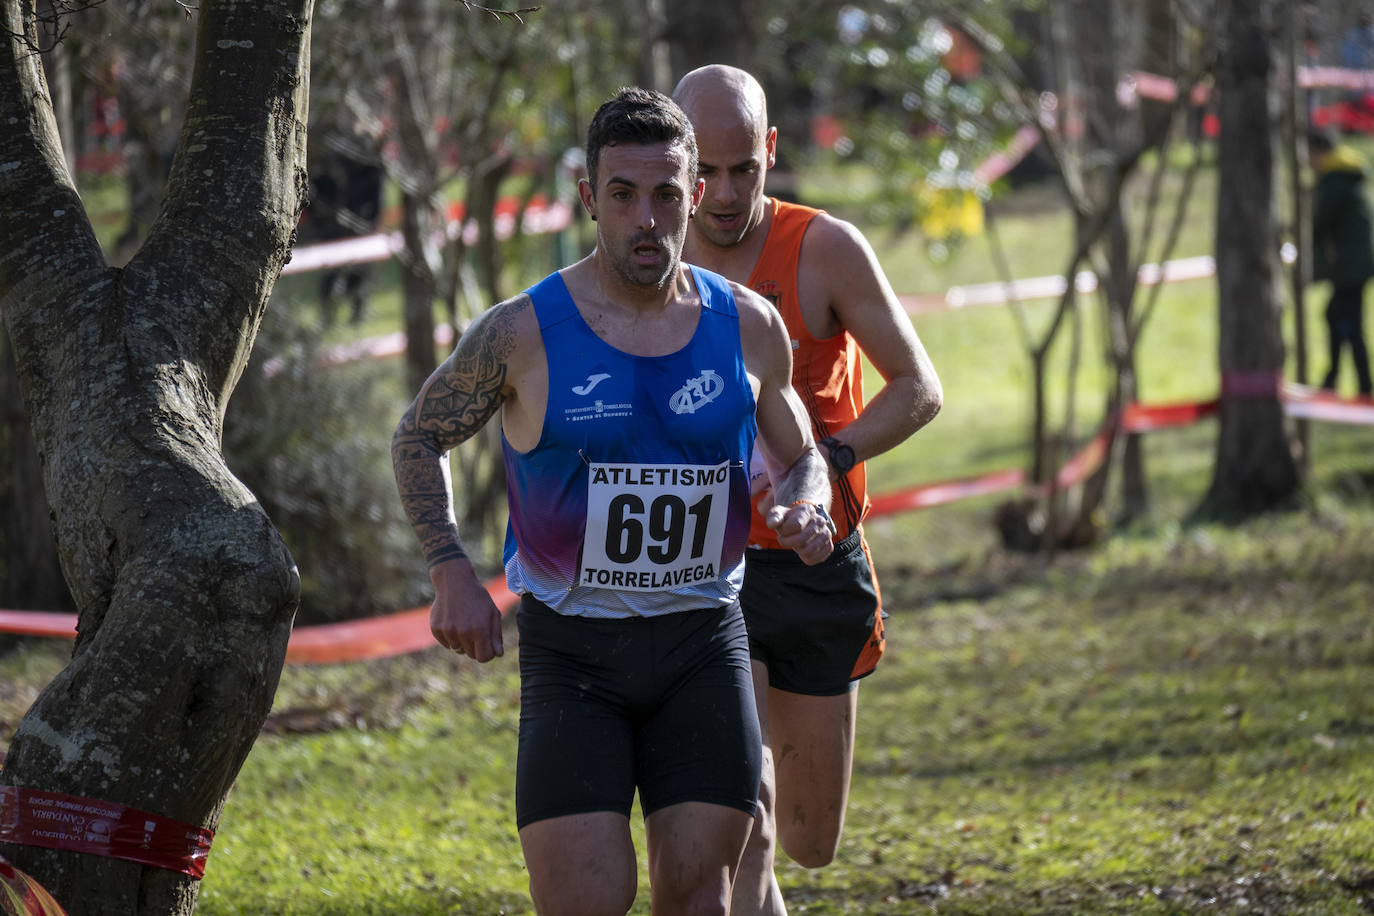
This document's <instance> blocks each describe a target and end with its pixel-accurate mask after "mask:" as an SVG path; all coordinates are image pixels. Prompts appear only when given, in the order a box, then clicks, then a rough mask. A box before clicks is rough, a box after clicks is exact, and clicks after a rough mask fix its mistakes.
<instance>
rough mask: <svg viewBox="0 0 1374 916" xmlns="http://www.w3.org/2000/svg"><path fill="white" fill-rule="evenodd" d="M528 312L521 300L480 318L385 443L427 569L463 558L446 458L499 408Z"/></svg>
mask: <svg viewBox="0 0 1374 916" xmlns="http://www.w3.org/2000/svg"><path fill="white" fill-rule="evenodd" d="M529 304H530V301H529V298H528V297H525V296H522V297H520V298H518V299H514V300H511V301H510V302H507V303H503V304H502V305H499V306H497V307H495V308H493V309H492V310H491V311H489V312H488V313H486V314H485V315H483V316H482V317H481V318H479V319H478V321H477V322H476V323H475V324H474V325H473V326H472V327H471V328H469V329H468V331H467V333H466V334H464V335H463V337H462V339H461V340H459V341H458V346H457V348H456V349H455V350H454V351H453V355H451V356H450V357H449V358H448V359H447V360H445V361H444V364H443V365H441V366H440V367H439V368H438V369H436V370H435V371H434V374H433V375H431V376H430V377H429V380H428V381H426V382H425V384H424V387H422V388H421V389H420V393H419V395H418V396H416V398H415V400H414V402H413V403H412V404H411V405H410V407H409V408H408V409H407V410H406V412H405V413H404V414H403V415H402V416H401V421H400V423H399V424H397V427H396V434H395V436H393V437H392V440H391V461H392V466H393V468H394V469H395V472H396V486H397V489H398V490H399V491H400V494H401V503H402V504H403V505H404V506H405V510H406V515H407V516H408V517H409V519H410V523H411V525H412V526H413V527H414V528H415V534H416V536H417V537H419V539H420V545H421V547H422V548H423V549H424V553H425V559H426V560H427V561H428V562H429V565H430V566H431V567H433V566H435V565H437V564H439V563H441V562H443V561H445V560H451V559H460V558H462V557H465V556H466V555H467V554H466V553H464V551H463V548H462V545H461V543H460V542H459V540H458V522H457V520H456V518H455V515H454V511H453V494H452V483H451V481H450V476H449V466H448V459H447V453H448V451H449V450H450V449H452V448H453V447H454V446H456V445H458V444H459V443H460V442H465V441H467V440H468V439H470V438H472V437H473V436H474V435H476V433H477V431H478V430H480V429H481V428H482V427H483V426H485V425H486V423H487V421H488V420H490V419H491V418H492V416H493V415H494V414H495V413H496V412H497V410H499V409H500V407H501V404H502V403H503V402H504V401H505V398H506V394H507V392H506V375H507V367H506V364H507V360H508V359H509V358H510V355H511V353H512V352H513V351H514V350H515V341H516V335H515V322H516V318H517V316H518V315H519V314H520V312H522V311H523V310H524V309H525V308H526V307H528V306H529Z"/></svg>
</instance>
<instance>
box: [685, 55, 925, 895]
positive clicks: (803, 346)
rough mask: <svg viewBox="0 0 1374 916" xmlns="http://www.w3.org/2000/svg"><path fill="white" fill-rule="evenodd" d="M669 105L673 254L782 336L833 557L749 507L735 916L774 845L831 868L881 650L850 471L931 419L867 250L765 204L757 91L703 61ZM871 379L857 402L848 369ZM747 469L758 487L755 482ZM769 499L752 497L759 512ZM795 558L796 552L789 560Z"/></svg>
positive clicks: (764, 136)
mask: <svg viewBox="0 0 1374 916" xmlns="http://www.w3.org/2000/svg"><path fill="white" fill-rule="evenodd" d="M674 98H675V100H676V101H677V102H678V104H679V105H681V106H682V108H683V110H684V111H685V112H686V113H687V116H688V117H689V118H690V119H691V121H692V122H693V126H694V128H695V129H696V132H697V144H698V152H699V175H700V177H701V178H702V179H703V180H704V181H705V182H706V192H705V194H704V196H703V198H702V201H701V205H700V207H699V208H698V210H697V213H696V215H695V216H694V217H693V219H692V221H691V222H692V225H691V228H690V229H689V231H688V233H687V242H686V247H685V248H684V252H683V259H684V260H686V261H689V262H691V263H694V264H700V265H702V266H704V267H707V268H709V269H711V270H714V271H716V272H717V273H720V274H723V275H724V276H726V277H727V278H729V279H731V280H734V281H736V282H738V283H741V284H743V285H744V286H746V287H748V288H749V289H751V290H753V291H754V292H757V293H759V294H760V295H762V296H763V297H764V298H766V299H768V300H769V301H770V302H772V303H773V306H774V307H775V308H776V309H777V310H778V312H779V314H780V315H781V316H782V319H783V323H784V324H785V325H786V327H787V330H788V334H789V336H790V337H791V339H792V365H793V372H792V386H793V388H794V389H795V390H796V392H797V394H798V395H799V397H800V399H801V402H802V404H803V405H804V406H805V408H806V411H807V414H808V416H809V418H810V421H811V424H812V432H813V433H814V435H815V438H816V441H817V443H818V445H819V446H820V448H821V450H822V452H824V453H825V454H826V456H827V460H828V462H829V465H830V478H831V488H832V499H831V506H830V515H831V517H832V518H833V519H834V523H835V526H836V529H837V530H836V533H835V535H834V537H835V542H836V543H835V550H834V552H833V553H832V554H831V556H830V558H829V559H828V560H827V561H825V562H824V563H819V564H816V565H814V566H803V565H801V564H799V563H796V562H793V561H792V559H789V557H788V556H787V555H788V554H789V553H791V552H790V551H786V550H782V549H780V545H779V544H778V543H777V541H776V539H775V537H774V536H773V535H772V532H770V531H769V530H768V528H767V526H766V524H764V522H763V517H762V515H761V514H760V512H755V514H754V517H753V526H752V529H751V533H750V549H748V550H746V551H745V557H746V559H745V570H746V571H745V577H744V589H743V591H742V592H741V594H740V603H741V605H742V607H743V610H744V617H745V623H746V625H747V627H748V631H749V649H750V656H751V661H752V665H753V669H754V693H755V699H756V704H757V707H758V713H759V722H760V725H761V730H762V733H763V744H764V748H763V750H764V759H763V777H762V783H761V785H760V789H759V806H758V809H757V813H756V815H755V822H754V830H753V833H752V834H751V836H750V839H749V843H748V845H747V846H746V848H745V851H744V856H743V859H742V861H741V862H740V867H739V872H738V875H737V878H736V881H735V886H734V892H733V899H732V908H731V912H732V913H733V914H735V916H755V914H760V916H762V914H766V916H782V914H785V913H786V912H787V909H786V906H785V904H784V902H783V899H782V894H781V892H780V890H779V888H778V883H777V879H776V877H775V875H774V869H773V858H774V851H775V848H776V846H777V844H779V843H780V844H781V845H782V848H783V849H784V850H785V851H786V852H787V854H788V855H789V856H790V857H791V858H792V859H793V860H794V861H795V862H797V863H799V864H801V865H804V866H806V867H809V868H816V867H820V866H822V865H826V864H827V863H829V862H830V861H831V860H832V859H833V858H834V856H835V852H836V849H837V848H838V846H839V840H840V835H841V832H842V831H843V828H844V813H845V807H846V805H847V804H848V799H849V780H850V770H851V765H852V761H853V754H854V734H855V718H856V715H857V712H858V682H859V679H860V678H863V677H865V676H866V675H868V674H870V673H872V671H873V670H874V668H875V667H876V666H877V664H878V659H879V658H880V657H881V656H882V653H883V647H884V634H883V617H884V613H883V610H882V600H881V597H880V595H879V591H878V583H877V579H876V578H875V576H874V574H873V567H872V563H871V562H870V558H869V553H868V545H867V543H866V542H865V541H864V536H863V527H862V524H861V523H862V521H863V518H864V515H865V513H866V512H867V511H868V508H869V502H868V492H867V481H866V479H865V473H864V464H863V462H864V461H865V460H866V459H868V458H872V457H873V456H874V455H878V454H881V453H882V452H885V451H887V450H888V449H891V448H893V447H894V446H896V445H898V444H900V443H901V442H903V441H905V440H906V439H907V438H908V437H909V436H911V435H912V434H913V433H914V432H916V430H918V429H920V428H921V427H922V426H924V425H925V424H926V423H928V422H929V421H930V420H931V418H933V417H934V416H935V414H936V413H937V412H938V411H939V409H940V405H941V399H942V394H941V390H940V382H939V379H938V378H937V377H936V374H935V370H934V368H933V367H932V365H931V362H930V359H929V357H928V356H927V355H926V351H925V348H924V347H923V346H922V345H921V342H920V340H919V339H918V338H917V336H916V332H915V330H914V329H913V328H912V326H911V322H910V320H909V319H908V318H907V316H906V314H905V313H904V312H903V311H902V309H901V307H900V306H899V305H898V303H897V297H896V295H895V294H894V292H893V290H892V287H891V285H890V284H889V283H888V281H887V278H886V276H885V275H884V274H883V270H882V268H881V267H880V266H879V264H878V260H877V258H876V256H875V255H874V253H873V249H872V247H871V246H870V245H869V244H868V241H867V240H866V239H865V238H864V237H863V235H862V234H860V233H859V231H858V230H857V229H855V228H854V227H853V226H852V225H850V224H849V223H847V222H845V221H843V220H840V219H836V218H835V217H833V216H830V215H829V214H827V213H824V212H822V211H819V210H814V209H811V208H809V207H802V206H798V205H796V204H790V203H784V202H782V201H779V200H776V199H773V198H769V197H767V196H766V195H765V194H764V177H765V175H766V173H767V171H768V169H769V168H771V167H772V166H773V165H774V162H775V157H776V153H777V130H776V129H775V128H773V127H770V126H768V115H767V110H766V100H765V98H764V93H763V89H762V87H760V86H759V84H758V82H757V81H756V80H754V78H753V77H751V76H750V75H749V74H747V73H745V72H744V71H742V70H738V69H735V68H733V67H725V66H718V65H713V66H709V67H703V68H701V69H698V70H694V71H692V72H691V73H689V74H687V75H686V76H685V77H683V78H682V81H681V82H679V83H678V87H677V89H676V90H675V92H674ZM861 355H862V356H864V357H867V358H868V360H869V362H871V363H872V364H873V366H874V368H876V369H877V371H878V373H879V374H880V375H881V376H882V377H883V386H882V387H881V388H880V389H879V390H878V391H877V393H876V394H875V395H874V396H873V398H872V399H871V400H870V401H868V402H867V404H865V402H864V389H863V374H862V368H861V362H860V357H861ZM762 470H763V469H760V468H756V469H755V473H756V474H759V477H758V478H757V479H758V480H759V481H761V482H764V486H763V487H760V489H764V488H766V480H767V475H766V474H763V473H762ZM771 504H772V494H771V493H768V492H764V493H763V494H762V496H761V497H760V500H759V507H760V511H766V510H767V507H768V506H769V505H771ZM793 556H795V555H793Z"/></svg>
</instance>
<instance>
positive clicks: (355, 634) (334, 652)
mask: <svg viewBox="0 0 1374 916" xmlns="http://www.w3.org/2000/svg"><path fill="white" fill-rule="evenodd" d="M1261 376H1262V378H1261ZM1275 378H1276V377H1275V376H1274V375H1273V374H1272V373H1255V374H1254V378H1251V377H1250V376H1249V375H1247V376H1246V378H1245V379H1243V380H1242V381H1243V382H1244V384H1241V383H1237V382H1235V380H1234V377H1233V388H1239V389H1240V390H1241V391H1242V392H1245V393H1244V394H1242V395H1241V396H1256V395H1255V394H1254V393H1251V389H1252V388H1264V389H1265V390H1269V389H1270V388H1271V387H1272V386H1273V383H1274V379H1275ZM1257 380H1258V381H1257ZM1251 382H1254V383H1255V384H1254V385H1251V384H1250V383H1251ZM1279 391H1280V392H1281V394H1282V398H1283V404H1284V410H1285V411H1286V412H1287V413H1288V414H1289V416H1293V417H1304V418H1308V419H1314V420H1324V421H1328V422H1332V423H1353V424H1360V425H1365V426H1374V399H1371V398H1358V399H1348V398H1340V397H1337V396H1336V395H1334V394H1332V393H1331V392H1328V391H1320V390H1317V389H1314V388H1309V387H1307V386H1305V385H1297V384H1294V383H1292V382H1288V383H1283V384H1281V386H1280V387H1279ZM1228 396H1236V395H1235V393H1233V392H1228ZM1218 404H1219V401H1217V400H1211V401H1199V402H1186V403H1177V404H1154V405H1146V404H1131V405H1129V406H1128V407H1127V408H1126V409H1125V410H1124V411H1123V412H1122V415H1121V428H1122V429H1123V430H1124V431H1126V432H1132V433H1144V432H1150V431H1152V430H1157V429H1169V428H1173V427H1178V426H1186V425H1189V424H1192V423H1196V422H1198V421H1199V420H1203V419H1206V418H1207V417H1210V416H1212V415H1213V414H1215V413H1216V412H1217V408H1218ZM1109 438H1110V436H1109V430H1106V429H1104V430H1102V431H1100V432H1098V433H1097V435H1095V436H1094V437H1093V438H1092V439H1091V440H1089V441H1088V443H1087V444H1086V445H1085V446H1083V448H1081V449H1080V450H1079V451H1078V452H1076V453H1075V454H1074V455H1073V456H1072V457H1071V458H1070V459H1069V460H1068V461H1067V462H1066V463H1065V464H1064V466H1063V467H1061V468H1060V469H1059V478H1058V480H1059V486H1060V488H1066V487H1071V486H1073V485H1075V484H1078V483H1081V482H1082V481H1083V480H1086V479H1087V478H1088V476H1090V475H1091V474H1092V473H1093V471H1095V470H1097V469H1098V468H1099V467H1101V465H1102V462H1103V461H1105V460H1106V457H1107V443H1108V441H1109ZM1025 483H1026V474H1025V472H1024V471H1022V470H1020V469H1013V470H1003V471H993V472H991V473H988V474H983V475H980V476H978V477H968V478H964V479H961V480H951V481H943V482H940V483H931V484H923V485H921V486H915V487H909V488H907V489H904V490H899V491H895V492H891V493H880V494H877V495H875V496H874V497H873V507H872V509H871V511H870V512H869V517H870V518H880V517H882V516H884V515H892V514H895V513H898V512H910V511H913V510H916V509H928V508H931V507H933V506H944V505H948V504H949V503H953V502H957V501H959V500H961V499H971V498H973V497H975V496H986V495H989V494H993V493H1004V492H1007V491H1009V490H1015V489H1017V488H1019V487H1023V486H1025ZM1042 491H1043V487H1042ZM486 589H487V591H488V592H489V593H491V596H492V600H493V601H495V602H496V606H497V608H498V609H499V610H500V611H501V613H502V614H508V613H509V612H510V610H511V609H512V608H513V607H515V605H516V604H517V603H518V601H519V599H518V597H517V596H515V595H514V594H512V593H511V592H510V591H509V590H508V589H507V588H506V584H505V579H504V578H503V577H501V576H498V577H496V578H494V579H492V580H491V581H490V582H487V583H486ZM0 632H6V633H18V634H21V635H28V636H50V637H59V638H66V639H72V638H75V636H76V617H75V615H73V614H57V613H48V612H40V611H6V610H0ZM434 645H437V643H435V641H434V637H433V636H432V635H431V633H430V631H429V608H427V607H419V608H414V609H412V610H409V611H400V612H398V613H395V614H389V615H387V616H384V617H372V618H368V619H366V620H347V621H343V622H340V623H329V624H322V625H319V626H313V627H300V628H298V629H297V630H295V631H294V632H293V633H292V634H291V641H290V643H289V644H288V645H287V649H286V661H287V664H292V665H321V664H332V663H335V662H346V661H362V660H365V659H373V658H387V657H390V656H393V655H403V654H405V653H408V652H417V651H419V650H421V649H427V648H430V647H431V646H434Z"/></svg>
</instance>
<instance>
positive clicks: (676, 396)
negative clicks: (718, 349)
mask: <svg viewBox="0 0 1374 916" xmlns="http://www.w3.org/2000/svg"><path fill="white" fill-rule="evenodd" d="M724 390H725V380H724V379H722V378H721V377H720V376H719V375H717V374H716V371H715V370H714V369H707V370H706V371H704V372H702V373H701V375H698V376H697V377H696V378H689V379H688V380H687V382H686V384H684V385H683V386H682V387H681V388H679V389H678V390H677V391H675V392H673V395H672V397H670V398H669V399H668V406H669V407H671V408H672V410H673V413H676V414H684V413H696V412H697V411H698V410H700V409H701V408H703V407H705V406H706V405H707V404H709V403H711V402H712V401H714V400H715V399H716V398H718V397H720V393H721V392H722V391H724Z"/></svg>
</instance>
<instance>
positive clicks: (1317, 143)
mask: <svg viewBox="0 0 1374 916" xmlns="http://www.w3.org/2000/svg"><path fill="white" fill-rule="evenodd" d="M1307 148H1308V149H1310V150H1312V151H1313V152H1318V153H1329V152H1330V151H1331V150H1333V149H1335V148H1336V138H1335V136H1333V135H1332V133H1331V131H1329V130H1325V129H1322V128H1319V127H1314V128H1312V129H1311V130H1309V131H1308V132H1307Z"/></svg>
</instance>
